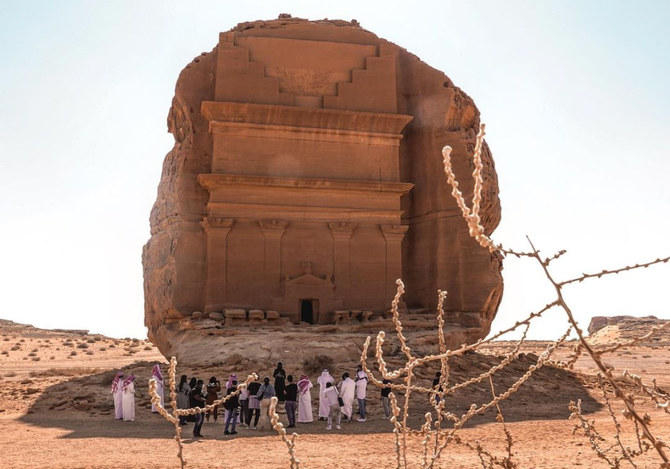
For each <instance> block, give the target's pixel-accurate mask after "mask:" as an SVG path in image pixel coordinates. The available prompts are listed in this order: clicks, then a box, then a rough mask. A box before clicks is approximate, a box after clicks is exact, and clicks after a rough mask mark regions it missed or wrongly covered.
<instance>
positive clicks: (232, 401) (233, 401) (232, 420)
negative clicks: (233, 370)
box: [223, 379, 240, 435]
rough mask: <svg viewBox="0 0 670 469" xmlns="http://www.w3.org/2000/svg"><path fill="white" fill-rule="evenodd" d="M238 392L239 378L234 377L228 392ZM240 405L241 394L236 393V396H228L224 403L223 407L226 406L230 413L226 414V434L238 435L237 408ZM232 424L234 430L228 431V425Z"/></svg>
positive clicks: (224, 432)
mask: <svg viewBox="0 0 670 469" xmlns="http://www.w3.org/2000/svg"><path fill="white" fill-rule="evenodd" d="M236 392H237V380H236V379H234V380H233V381H232V383H231V386H230V387H229V388H228V392H227V393H226V394H228V395H230V394H234V393H236ZM239 405H240V401H239V395H238V394H235V395H234V396H231V397H229V398H228V400H227V401H226V402H224V403H223V407H225V408H226V410H227V411H228V413H227V414H226V426H225V428H224V431H223V434H224V435H237V432H236V431H235V424H236V423H237V408H238V407H239ZM230 424H232V426H233V427H232V428H231V430H232V431H230V432H229V431H228V426H229V425H230Z"/></svg>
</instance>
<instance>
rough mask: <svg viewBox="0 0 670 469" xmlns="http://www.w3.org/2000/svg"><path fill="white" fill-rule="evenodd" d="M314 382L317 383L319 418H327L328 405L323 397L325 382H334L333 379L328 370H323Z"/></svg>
mask: <svg viewBox="0 0 670 469" xmlns="http://www.w3.org/2000/svg"><path fill="white" fill-rule="evenodd" d="M316 382H317V383H319V420H323V419H327V418H328V413H329V412H330V405H328V402H327V400H326V398H325V392H326V383H335V379H333V377H332V376H331V375H330V373H329V372H328V370H323V372H322V373H321V376H319V378H318V379H317V380H316Z"/></svg>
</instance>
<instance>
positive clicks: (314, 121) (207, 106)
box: [201, 101, 413, 137]
mask: <svg viewBox="0 0 670 469" xmlns="http://www.w3.org/2000/svg"><path fill="white" fill-rule="evenodd" d="M201 111H202V114H203V115H204V116H205V118H207V120H208V121H210V123H212V122H236V123H246V124H261V125H279V126H290V127H298V128H313V129H329V130H333V129H336V130H348V131H358V132H367V133H375V134H382V135H383V134H386V135H387V136H388V137H391V136H394V135H399V134H400V133H401V132H402V130H403V129H404V128H405V126H406V125H407V124H408V123H409V122H410V121H411V120H412V119H413V117H412V116H407V115H404V114H386V113H376V112H359V111H343V110H336V109H321V108H307V107H297V106H281V105H274V104H272V105H271V104H251V103H234V102H225V101H224V102H219V101H203V102H202V106H201Z"/></svg>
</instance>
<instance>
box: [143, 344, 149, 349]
mask: <svg viewBox="0 0 670 469" xmlns="http://www.w3.org/2000/svg"><path fill="white" fill-rule="evenodd" d="M143 350H151V346H150V345H147V346H146V347H144V349H143Z"/></svg>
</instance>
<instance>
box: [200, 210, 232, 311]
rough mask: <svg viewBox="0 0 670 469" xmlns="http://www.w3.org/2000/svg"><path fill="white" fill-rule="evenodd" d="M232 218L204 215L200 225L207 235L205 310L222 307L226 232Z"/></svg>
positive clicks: (225, 268) (225, 261) (226, 247)
mask: <svg viewBox="0 0 670 469" xmlns="http://www.w3.org/2000/svg"><path fill="white" fill-rule="evenodd" d="M233 223H235V220H234V219H233V218H219V217H206V218H203V220H202V222H201V225H202V227H203V228H204V229H205V236H206V237H207V281H206V283H205V312H210V311H216V310H220V309H222V308H223V306H224V305H225V303H226V293H227V287H228V278H227V275H228V233H230V230H231V228H232V227H233Z"/></svg>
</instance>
